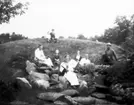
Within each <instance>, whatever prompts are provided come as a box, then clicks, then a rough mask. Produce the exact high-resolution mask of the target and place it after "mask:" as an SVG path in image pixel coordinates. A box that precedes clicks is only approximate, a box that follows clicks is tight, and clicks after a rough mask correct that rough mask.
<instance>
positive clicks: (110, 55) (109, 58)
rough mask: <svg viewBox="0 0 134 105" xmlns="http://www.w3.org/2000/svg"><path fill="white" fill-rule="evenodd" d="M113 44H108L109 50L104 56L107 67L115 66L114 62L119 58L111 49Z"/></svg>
mask: <svg viewBox="0 0 134 105" xmlns="http://www.w3.org/2000/svg"><path fill="white" fill-rule="evenodd" d="M111 46H112V45H111V43H107V49H106V51H105V54H104V55H103V56H102V59H103V63H104V64H106V65H113V64H114V61H117V56H116V53H115V51H114V50H113V49H112V48H111Z"/></svg>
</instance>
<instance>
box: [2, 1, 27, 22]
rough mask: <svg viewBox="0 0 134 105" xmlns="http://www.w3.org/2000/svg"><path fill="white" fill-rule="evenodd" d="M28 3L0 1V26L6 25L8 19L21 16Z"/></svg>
mask: <svg viewBox="0 0 134 105" xmlns="http://www.w3.org/2000/svg"><path fill="white" fill-rule="evenodd" d="M27 6H28V3H25V4H22V3H20V2H19V3H15V1H14V0H0V24H2V23H8V22H9V20H10V18H12V17H15V16H17V15H22V14H24V13H25V10H26V9H27Z"/></svg>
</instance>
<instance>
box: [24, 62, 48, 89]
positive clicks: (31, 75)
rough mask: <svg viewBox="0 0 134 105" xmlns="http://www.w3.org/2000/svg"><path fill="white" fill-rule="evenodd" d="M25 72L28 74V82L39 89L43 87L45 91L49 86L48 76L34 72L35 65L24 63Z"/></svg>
mask: <svg viewBox="0 0 134 105" xmlns="http://www.w3.org/2000/svg"><path fill="white" fill-rule="evenodd" d="M26 72H27V73H28V80H29V81H30V82H31V83H34V84H36V85H38V86H39V87H43V88H45V89H47V88H48V87H49V86H50V84H49V80H50V78H49V76H48V75H47V74H44V73H38V72H37V71H36V65H35V64H34V63H32V62H30V61H29V60H27V61H26Z"/></svg>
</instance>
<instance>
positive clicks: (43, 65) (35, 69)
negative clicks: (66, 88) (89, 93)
mask: <svg viewBox="0 0 134 105" xmlns="http://www.w3.org/2000/svg"><path fill="white" fill-rule="evenodd" d="M103 58H104V61H105V62H107V64H109V65H112V64H113V61H114V60H117V57H116V54H115V51H114V50H113V49H111V44H110V43H108V44H107V49H106V51H105V54H104V55H103ZM89 64H92V62H91V61H90V60H89V55H88V54H85V57H82V56H81V54H80V51H79V50H78V51H77V54H76V56H75V58H73V59H72V58H71V57H70V55H69V54H66V55H65V57H64V60H61V57H60V52H59V50H58V49H56V50H55V54H53V57H52V58H49V57H47V56H46V55H45V54H44V51H43V45H39V46H38V48H36V49H35V52H34V60H31V59H29V60H27V61H26V71H27V73H28V79H29V80H30V81H31V80H32V81H34V82H36V84H38V85H40V86H44V87H45V88H48V87H50V83H49V81H52V79H50V77H52V76H53V74H57V75H58V76H59V77H60V80H61V81H62V83H65V82H67V83H68V84H69V85H70V86H80V85H81V83H82V84H84V85H87V83H86V81H82V80H80V79H79V78H78V76H77V72H76V71H77V68H76V67H77V66H78V65H79V66H81V67H85V66H87V65H89ZM55 79H56V78H53V81H55ZM58 80H59V78H58Z"/></svg>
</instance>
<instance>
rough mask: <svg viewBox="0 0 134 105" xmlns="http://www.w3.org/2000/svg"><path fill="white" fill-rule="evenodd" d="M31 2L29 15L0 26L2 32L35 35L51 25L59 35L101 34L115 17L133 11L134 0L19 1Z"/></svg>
mask: <svg viewBox="0 0 134 105" xmlns="http://www.w3.org/2000/svg"><path fill="white" fill-rule="evenodd" d="M20 1H23V2H24V1H29V3H30V5H29V8H28V10H27V11H26V14H24V15H22V16H17V17H16V18H14V19H11V21H10V23H9V24H2V25H0V33H3V32H9V33H12V32H16V33H19V34H23V35H24V36H28V37H29V38H36V37H42V36H46V35H47V32H48V31H50V30H51V29H52V28H53V29H55V33H56V36H57V37H59V36H64V37H68V36H74V37H76V36H77V35H78V34H84V36H86V37H90V36H94V35H101V34H103V32H104V30H105V29H107V28H109V27H113V26H114V21H115V18H116V16H118V15H126V16H131V15H132V14H134V0H20Z"/></svg>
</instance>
